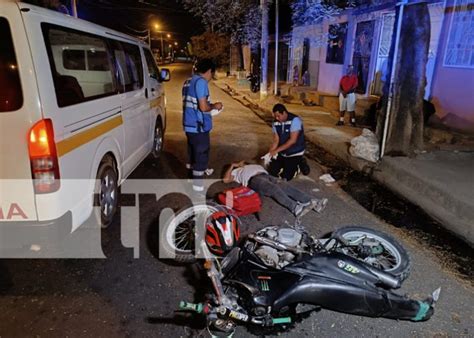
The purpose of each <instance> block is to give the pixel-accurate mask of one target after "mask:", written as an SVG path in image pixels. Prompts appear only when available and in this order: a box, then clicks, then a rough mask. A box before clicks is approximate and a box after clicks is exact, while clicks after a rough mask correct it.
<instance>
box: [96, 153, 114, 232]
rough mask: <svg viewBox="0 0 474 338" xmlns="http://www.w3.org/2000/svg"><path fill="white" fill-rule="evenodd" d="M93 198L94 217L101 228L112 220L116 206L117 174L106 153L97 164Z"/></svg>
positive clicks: (110, 158)
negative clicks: (94, 206) (95, 211)
mask: <svg viewBox="0 0 474 338" xmlns="http://www.w3.org/2000/svg"><path fill="white" fill-rule="evenodd" d="M94 199H95V201H94V202H95V203H94V205H96V206H97V207H98V208H97V209H96V210H97V214H96V218H97V221H98V222H100V223H99V224H100V225H101V227H102V228H107V227H108V226H109V225H110V224H111V223H112V221H113V219H114V216H115V213H116V211H117V206H118V199H119V196H118V175H117V169H116V167H115V162H114V160H113V158H112V157H111V156H109V155H106V156H105V157H104V158H103V159H102V161H101V162H100V164H99V169H98V170H97V179H96V182H95V189H94Z"/></svg>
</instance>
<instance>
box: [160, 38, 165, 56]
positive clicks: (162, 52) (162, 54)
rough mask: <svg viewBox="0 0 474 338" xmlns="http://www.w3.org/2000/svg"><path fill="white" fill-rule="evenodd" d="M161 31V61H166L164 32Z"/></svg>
mask: <svg viewBox="0 0 474 338" xmlns="http://www.w3.org/2000/svg"><path fill="white" fill-rule="evenodd" d="M160 33H161V62H164V61H165V59H164V52H165V51H164V47H163V32H160Z"/></svg>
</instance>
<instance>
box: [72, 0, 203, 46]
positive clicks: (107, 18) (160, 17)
mask: <svg viewBox="0 0 474 338" xmlns="http://www.w3.org/2000/svg"><path fill="white" fill-rule="evenodd" d="M78 14H79V17H80V18H81V19H84V20H88V21H91V22H94V23H97V24H100V25H103V26H106V27H110V28H113V29H115V30H118V31H121V32H124V33H127V34H130V35H140V33H138V32H136V31H143V30H145V29H147V28H149V27H153V26H152V25H153V24H154V23H155V22H158V23H159V24H160V25H161V29H162V30H163V31H166V32H169V33H170V34H171V35H172V40H173V41H177V42H178V43H179V44H180V45H183V44H184V43H185V42H186V41H189V38H190V37H191V36H193V35H197V34H200V33H202V32H204V27H203V26H202V25H201V24H200V21H199V20H198V19H195V18H194V17H193V16H192V15H191V14H189V13H188V12H187V11H186V10H184V8H183V7H182V5H181V4H180V3H179V1H178V0H78ZM141 35H146V33H145V34H143V33H141ZM152 36H153V37H156V38H158V37H159V34H157V33H156V34H153V30H152ZM154 43H155V44H156V45H158V41H156V42H154Z"/></svg>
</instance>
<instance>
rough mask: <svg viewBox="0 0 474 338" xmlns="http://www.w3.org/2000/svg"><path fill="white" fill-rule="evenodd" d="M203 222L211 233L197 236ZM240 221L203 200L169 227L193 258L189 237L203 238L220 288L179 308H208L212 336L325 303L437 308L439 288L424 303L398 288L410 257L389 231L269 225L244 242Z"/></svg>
mask: <svg viewBox="0 0 474 338" xmlns="http://www.w3.org/2000/svg"><path fill="white" fill-rule="evenodd" d="M200 222H203V223H202V226H203V227H204V225H205V234H203V235H199V234H198V235H196V236H197V239H193V238H191V237H192V235H191V234H192V232H194V231H191V230H192V229H194V228H196V226H197V225H199V224H201V223H200ZM239 224H240V221H239V220H238V218H237V217H235V216H234V215H232V214H229V212H228V211H227V210H225V208H219V207H214V206H209V205H197V206H194V207H190V208H187V209H185V210H183V211H182V212H180V213H178V214H177V215H176V216H175V217H174V218H172V219H171V220H170V221H169V222H168V224H166V226H165V227H164V228H163V232H162V236H164V238H163V240H164V241H165V242H166V244H165V245H166V246H167V250H169V249H170V248H173V249H174V250H175V253H176V255H177V256H176V258H177V260H179V261H190V260H191V259H193V258H194V256H195V254H198V252H195V251H193V249H192V247H193V245H192V244H190V243H191V242H192V243H198V244H199V243H200V245H197V248H198V251H200V252H199V254H201V256H202V257H203V258H204V261H205V263H204V267H205V269H206V271H207V275H208V276H209V278H210V280H211V282H212V286H213V293H212V294H211V295H209V297H208V299H207V300H206V301H205V302H203V303H200V304H191V303H187V302H181V304H180V310H182V311H194V312H198V313H202V314H205V315H206V318H207V321H208V328H209V330H210V332H212V334H213V335H219V336H230V335H231V334H232V333H233V332H234V329H235V327H236V325H237V324H244V325H248V326H253V327H259V328H275V327H279V328H280V329H285V328H287V327H289V326H290V324H291V323H293V322H294V321H295V320H297V318H298V317H300V316H301V315H302V314H304V313H307V312H308V311H313V310H315V309H320V308H324V309H328V310H333V311H338V312H344V313H349V314H355V315H361V316H369V317H386V318H392V319H398V320H411V321H425V320H428V319H429V318H430V317H431V316H432V314H433V307H434V304H435V302H436V301H437V300H438V298H439V293H440V289H437V290H436V291H435V292H433V294H432V295H431V296H429V297H427V298H426V299H425V300H422V301H420V300H413V299H409V298H406V297H403V296H400V295H398V294H396V293H394V292H393V291H391V290H392V289H397V288H399V287H400V286H401V284H402V282H403V280H405V279H406V278H407V277H408V275H409V272H410V259H409V256H408V253H407V252H406V250H405V249H404V248H403V247H402V246H401V245H400V244H399V243H398V242H397V241H396V240H394V239H393V238H391V237H390V236H388V235H387V234H385V233H382V232H379V231H376V230H372V229H369V228H365V227H344V228H341V229H338V230H336V231H334V232H333V233H331V234H330V236H328V237H326V238H322V239H318V238H315V237H314V236H311V235H310V234H308V233H307V232H306V231H305V229H304V228H303V227H301V226H300V225H298V224H297V225H295V226H269V227H266V228H264V229H261V230H259V231H257V232H256V233H253V234H250V235H249V236H248V237H247V238H246V239H245V240H243V241H241V242H240V244H239V245H237V241H238V239H239ZM183 225H184V227H183ZM183 235H185V236H187V237H183ZM183 238H185V239H186V240H187V241H189V243H187V244H185V242H186V240H183ZM219 255H222V256H223V257H222V258H221V257H218V256H219ZM308 306H309V307H310V309H309V310H308Z"/></svg>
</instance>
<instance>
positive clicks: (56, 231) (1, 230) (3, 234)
mask: <svg viewBox="0 0 474 338" xmlns="http://www.w3.org/2000/svg"><path fill="white" fill-rule="evenodd" d="M71 229H72V214H71V212H69V211H68V212H67V213H65V214H64V215H63V216H61V217H59V218H57V219H53V220H48V221H41V222H40V221H28V222H26V221H23V222H0V258H2V257H1V256H3V254H4V251H5V250H12V249H13V250H15V249H20V250H21V249H25V248H27V249H28V250H30V248H31V247H32V245H36V246H40V247H41V246H44V245H51V244H53V243H60V242H62V241H63V240H64V239H65V238H66V237H67V236H68V235H70V234H71Z"/></svg>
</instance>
